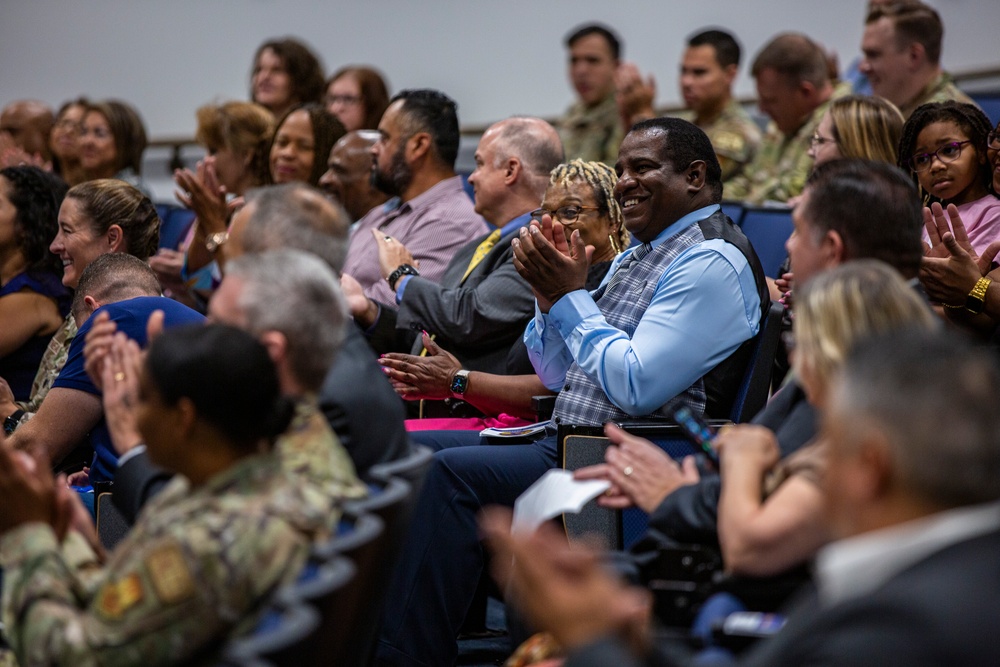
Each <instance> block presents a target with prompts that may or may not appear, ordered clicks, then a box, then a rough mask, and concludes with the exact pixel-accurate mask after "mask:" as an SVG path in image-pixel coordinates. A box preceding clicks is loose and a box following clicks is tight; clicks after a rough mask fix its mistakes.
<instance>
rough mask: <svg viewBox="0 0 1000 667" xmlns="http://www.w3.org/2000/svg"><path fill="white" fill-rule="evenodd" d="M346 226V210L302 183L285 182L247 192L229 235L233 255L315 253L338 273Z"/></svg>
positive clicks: (342, 260)
mask: <svg viewBox="0 0 1000 667" xmlns="http://www.w3.org/2000/svg"><path fill="white" fill-rule="evenodd" d="M350 225H351V221H350V219H349V218H348V217H347V213H346V212H344V209H343V208H341V207H340V206H338V205H337V204H335V203H333V202H331V201H330V200H329V199H327V198H326V197H324V196H323V195H322V194H321V193H320V192H319V191H318V190H316V189H315V188H313V187H311V186H309V185H306V184H305V183H287V184H284V185H272V186H269V187H266V188H258V189H254V190H250V191H249V192H248V193H247V205H246V207H244V209H243V211H241V212H240V213H239V214H237V216H235V217H234V218H233V221H232V223H231V225H230V231H229V233H230V237H231V240H233V241H234V242H235V243H234V250H236V251H237V252H245V253H261V252H266V251H268V250H279V249H282V248H290V249H294V250H302V251H305V252H309V253H312V254H314V255H318V256H319V257H320V259H322V260H323V261H324V262H326V263H327V265H329V267H330V268H331V269H333V270H334V271H335V272H336V273H337V274H339V273H340V270H341V269H342V268H343V266H344V257H345V256H346V255H347V232H348V229H349V227H350ZM233 237H235V238H233Z"/></svg>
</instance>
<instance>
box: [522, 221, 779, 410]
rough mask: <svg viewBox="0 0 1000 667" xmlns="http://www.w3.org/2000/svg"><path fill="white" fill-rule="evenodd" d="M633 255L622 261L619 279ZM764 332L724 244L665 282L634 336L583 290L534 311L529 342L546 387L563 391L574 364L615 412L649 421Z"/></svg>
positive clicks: (748, 283)
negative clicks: (545, 310)
mask: <svg viewBox="0 0 1000 667" xmlns="http://www.w3.org/2000/svg"><path fill="white" fill-rule="evenodd" d="M717 210H719V206H718V205H717V204H713V205H711V206H706V207H704V208H701V209H698V210H697V211H692V212H691V213H688V214H687V215H685V216H684V217H683V218H681V219H680V220H678V221H677V222H675V223H674V224H672V225H670V226H669V227H667V228H666V229H665V230H663V231H662V232H661V233H660V234H659V235H658V236H657V237H656V238H655V239H653V241H652V243H651V244H650V245H652V246H653V247H654V248H655V247H656V246H658V245H659V244H661V243H663V242H664V241H666V240H667V239H669V238H671V237H672V236H674V235H676V234H678V233H679V232H681V231H682V230H684V229H686V228H687V227H688V226H689V225H691V224H694V223H696V222H698V221H700V220H704V219H705V218H707V217H709V216H710V215H712V214H713V213H715V211H717ZM632 251H633V249H629V250H626V251H625V252H623V253H621V254H620V255H619V256H618V257H616V258H615V260H614V262H612V265H611V268H610V269H609V271H608V274H607V276H606V277H605V279H604V280H605V282H607V281H608V280H610V278H611V276H613V275H614V273H615V271H616V270H617V268H618V266H619V265H620V264H621V262H622V261H623V260H624V259H625V258H626V257H628V255H629V253H630V252H632ZM759 326H760V296H759V294H758V291H757V286H756V283H755V281H754V277H753V271H752V270H751V268H750V265H749V263H748V262H747V260H746V258H745V257H744V256H743V254H742V253H741V252H740V251H739V250H738V249H737V248H736V247H735V246H733V245H731V244H729V243H726V242H725V241H723V240H722V239H712V240H708V241H703V242H702V243H698V244H696V245H694V246H692V247H690V248H688V249H686V250H685V251H684V252H682V253H681V254H680V255H678V257H677V258H676V259H675V260H674V261H673V262H671V264H670V265H669V266H668V267H667V270H666V271H664V273H663V275H662V276H660V279H659V281H658V282H657V286H656V291H655V293H654V295H653V298H652V300H651V301H650V303H649V307H648V308H647V309H646V311H645V313H644V314H643V316H642V319H641V320H640V322H639V324H638V326H637V327H636V330H635V333H634V334H633V335H632V338H631V339H630V338H629V337H628V335H627V334H626V333H625V332H623V331H621V330H619V329H616V328H615V327H613V326H611V325H610V324H608V322H607V320H605V318H604V315H603V314H602V313H601V311H600V309H599V308H598V307H597V304H596V303H595V302H594V299H593V298H592V297H591V295H590V293H588V292H587V291H585V290H576V291H574V292H570V293H569V294H566V295H565V296H563V297H562V298H560V299H559V300H558V301H557V302H556V303H555V304H553V306H552V308H551V310H550V311H549V312H548V313H547V314H545V313H542V312H541V311H540V310H538V304H537V303H536V304H535V318H534V319H533V320H532V321H531V322H529V323H528V327H527V329H526V330H525V334H524V342H525V344H526V346H527V348H528V355H529V357H530V359H531V363H532V365H533V366H534V368H535V372H537V373H538V376H539V378H541V380H542V382H543V383H544V384H545V386H546V387H548V388H549V389H551V390H553V391H559V390H560V389H561V388H562V385H563V382H564V380H565V377H566V371H567V370H569V368H570V366H571V365H572V364H573V362H574V361H575V362H576V363H578V364H579V365H580V368H581V369H582V370H583V371H584V372H585V373H587V375H589V376H590V377H591V378H593V379H594V380H595V381H596V382H597V383H598V384H599V385H600V387H601V388H602V389H603V390H604V392H605V394H607V396H608V398H609V399H610V400H611V402H612V403H614V404H615V405H616V406H618V407H619V408H621V409H622V410H624V411H625V412H626V413H628V414H630V415H645V414H649V413H650V412H652V411H654V410H656V409H657V408H659V407H660V406H662V405H664V404H665V403H666V402H667V401H668V400H670V399H671V398H673V397H674V396H676V395H677V394H679V393H681V392H682V391H684V390H685V389H687V388H688V387H689V386H691V385H692V384H694V382H695V381H697V380H698V379H699V378H701V377H702V376H703V375H705V374H706V373H708V372H709V371H710V370H712V369H713V368H714V367H715V366H717V365H718V364H719V363H720V362H722V361H723V360H724V359H726V358H727V357H728V356H729V355H730V354H732V353H733V352H734V351H735V350H736V348H737V347H739V346H740V344H742V343H743V342H744V341H745V340H747V339H749V338H751V337H752V336H754V335H756V333H757V330H758V328H759Z"/></svg>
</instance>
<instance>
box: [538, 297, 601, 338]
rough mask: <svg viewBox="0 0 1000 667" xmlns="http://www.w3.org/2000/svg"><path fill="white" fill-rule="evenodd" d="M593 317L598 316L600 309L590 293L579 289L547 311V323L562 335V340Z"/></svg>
mask: <svg viewBox="0 0 1000 667" xmlns="http://www.w3.org/2000/svg"><path fill="white" fill-rule="evenodd" d="M594 315H597V316H600V315H601V309H600V308H598V307H597V304H596V303H595V302H594V298H593V297H592V296H590V292H588V291H587V290H582V289H579V290H575V291H573V292H570V293H569V294H566V295H564V296H563V297H562V298H561V299H559V300H558V301H556V302H555V303H554V304H552V308H550V309H549V322H551V324H552V326H554V327H555V328H556V329H557V330H558V331H559V333H560V334H562V336H563V339H566V338H567V337H568V336H569V335H570V334H571V333H572V332H573V330H574V329H576V328H577V326H579V325H580V322H582V321H583V320H585V319H587V318H588V317H591V316H594Z"/></svg>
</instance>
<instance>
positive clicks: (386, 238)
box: [382, 235, 392, 243]
mask: <svg viewBox="0 0 1000 667" xmlns="http://www.w3.org/2000/svg"><path fill="white" fill-rule="evenodd" d="M382 238H383V240H385V242H386V243H392V237H391V236H389V235H385V236H383V237H382Z"/></svg>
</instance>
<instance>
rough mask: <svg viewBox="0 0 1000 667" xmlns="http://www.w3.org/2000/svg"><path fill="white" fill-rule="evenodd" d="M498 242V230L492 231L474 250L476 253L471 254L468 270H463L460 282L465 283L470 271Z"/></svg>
mask: <svg viewBox="0 0 1000 667" xmlns="http://www.w3.org/2000/svg"><path fill="white" fill-rule="evenodd" d="M499 240H500V230H499V229H494V230H493V231H492V232H490V235H489V236H487V237H486V238H485V239H484V240H483V242H482V243H480V244H479V246H478V247H477V248H476V252H474V253H473V254H472V260H471V261H470V262H469V268H467V269H466V270H465V275H464V276H462V280H461V282H463V283H464V282H465V279H466V278H468V277H469V274H470V273H472V270H473V269H474V268H476V266H478V265H479V262H481V261H483V258H484V257H486V255H488V254H489V252H490V250H493V246H495V245H496V244H497V241H499Z"/></svg>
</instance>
